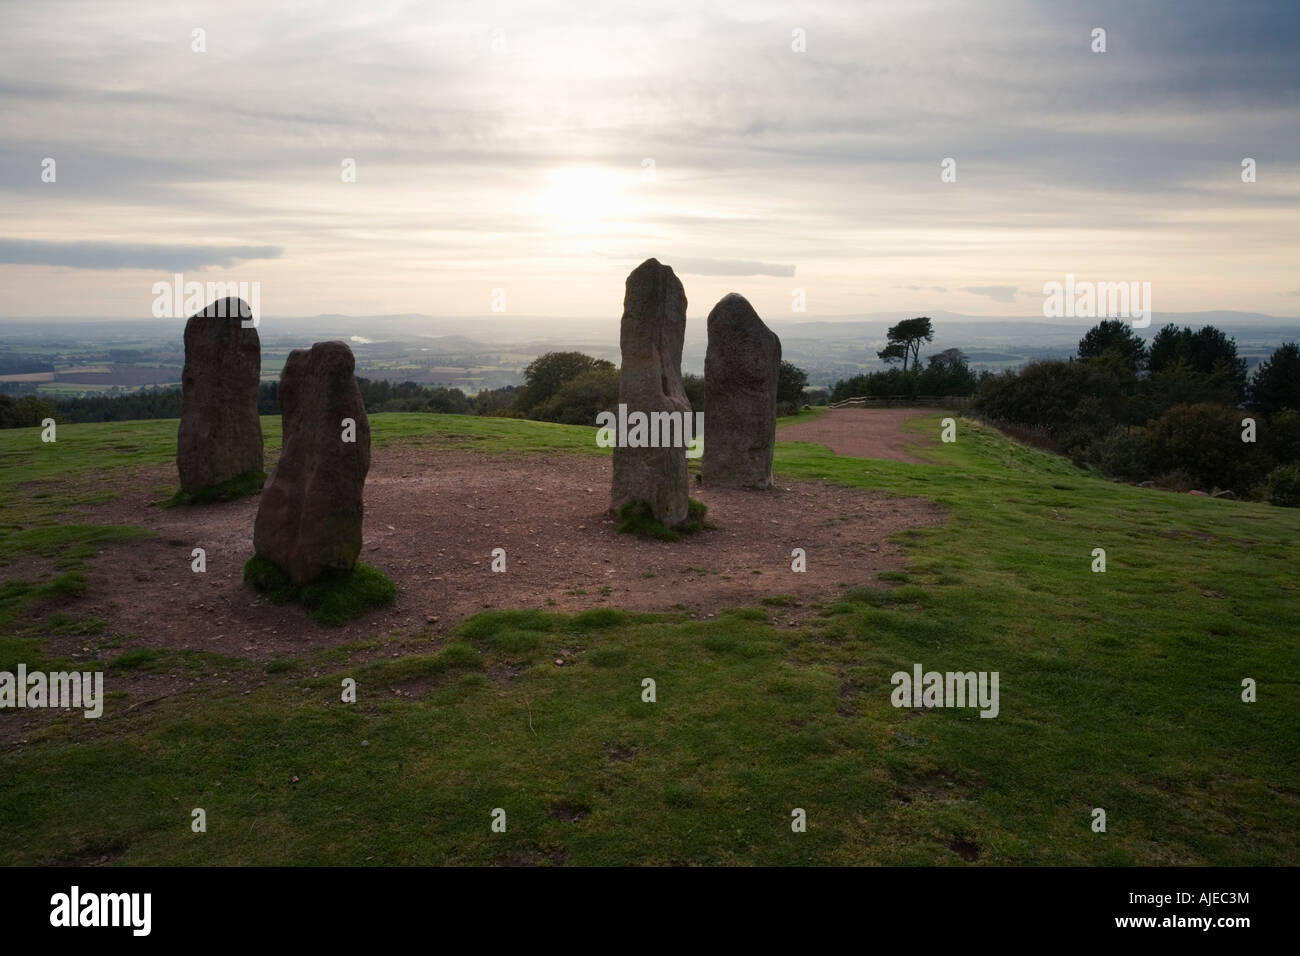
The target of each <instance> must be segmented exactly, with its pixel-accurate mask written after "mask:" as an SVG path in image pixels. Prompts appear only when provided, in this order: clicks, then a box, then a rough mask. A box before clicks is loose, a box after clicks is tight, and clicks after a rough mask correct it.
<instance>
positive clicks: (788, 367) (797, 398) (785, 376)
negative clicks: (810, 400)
mask: <svg viewBox="0 0 1300 956" xmlns="http://www.w3.org/2000/svg"><path fill="white" fill-rule="evenodd" d="M807 387H808V373H807V372H805V371H804V370H803V369H801V368H800V367H799V366H797V365H795V364H794V363H793V362H787V361H785V360H782V361H781V365H780V367H779V369H778V370H777V373H776V400H777V401H778V402H789V403H790V404H792V405H794V407H795V409H796V410H797V409H798V408H799V406H800V405H802V404H803V390H804V389H805V388H807Z"/></svg>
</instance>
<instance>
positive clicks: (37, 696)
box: [0, 664, 104, 718]
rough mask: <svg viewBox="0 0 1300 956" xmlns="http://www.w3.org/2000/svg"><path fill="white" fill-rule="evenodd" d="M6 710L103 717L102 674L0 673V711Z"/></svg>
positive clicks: (24, 669)
mask: <svg viewBox="0 0 1300 956" xmlns="http://www.w3.org/2000/svg"><path fill="white" fill-rule="evenodd" d="M5 707H55V708H61V709H63V710H84V711H85V713H84V714H83V715H82V716H84V717H87V718H94V717H99V716H100V715H101V714H103V713H104V673H103V671H94V672H91V671H86V672H85V673H80V672H78V671H55V672H53V673H49V674H47V673H45V672H43V671H31V672H30V673H29V672H28V670H27V665H26V664H19V665H18V673H17V674H14V673H13V672H12V671H0V709H3V708H5Z"/></svg>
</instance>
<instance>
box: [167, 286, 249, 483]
mask: <svg viewBox="0 0 1300 956" xmlns="http://www.w3.org/2000/svg"><path fill="white" fill-rule="evenodd" d="M241 310H243V311H241ZM247 310H248V306H247V305H245V304H244V302H243V300H242V299H218V300H217V301H215V302H213V303H212V304H211V305H209V306H208V307H207V308H206V309H204V310H203V311H202V312H199V313H196V314H195V315H192V316H190V318H189V321H188V322H186V323H185V368H184V371H183V372H182V373H181V424H180V429H179V430H178V431H177V434H176V470H177V472H179V473H180V480H181V491H182V492H184V493H185V494H187V495H194V494H197V493H199V492H202V491H207V490H211V489H213V488H214V487H215V486H217V485H221V484H224V483H225V482H228V481H230V480H231V479H234V478H239V477H241V476H244V475H256V474H260V473H261V471H262V421H261V419H259V418H258V417H257V392H258V387H259V385H260V381H261V377H262V344H261V341H260V340H259V338H258V336H257V329H256V328H247V329H246V328H243V327H242V322H243V317H244V316H247V315H250V314H251V313H250V312H248V311H247Z"/></svg>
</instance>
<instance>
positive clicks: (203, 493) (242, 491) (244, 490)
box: [162, 471, 266, 508]
mask: <svg viewBox="0 0 1300 956" xmlns="http://www.w3.org/2000/svg"><path fill="white" fill-rule="evenodd" d="M265 484H266V472H264V471H246V472H244V473H243V474H242V475H236V476H235V477H234V478H228V479H226V480H225V481H221V482H218V483H217V484H215V485H208V486H207V487H206V488H200V489H199V490H198V491H195V492H186V491H177V492H176V493H175V494H174V495H172V496H171V497H170V498H168V499H167V500H166V501H164V502H163V503H162V506H163V507H164V508H174V507H175V506H176V505H210V504H212V503H213V502H217V501H234V500H235V499H237V498H246V497H248V496H249V495H257V494H261V493H262V486H263V485H265Z"/></svg>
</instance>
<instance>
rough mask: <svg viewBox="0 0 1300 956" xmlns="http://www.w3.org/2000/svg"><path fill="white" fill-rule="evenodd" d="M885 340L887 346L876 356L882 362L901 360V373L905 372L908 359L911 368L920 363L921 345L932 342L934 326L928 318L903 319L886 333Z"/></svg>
mask: <svg viewBox="0 0 1300 956" xmlns="http://www.w3.org/2000/svg"><path fill="white" fill-rule="evenodd" d="M885 338H886V339H888V340H889V344H888V345H886V346H885V347H884V348H883V349H882V350H881V351H879V352H877V353H876V354H877V355H878V356H879V357H880V359H881V361H883V362H897V361H899V360H900V359H901V360H902V362H903V371H904V372H906V371H907V369H908V360H909V359H911V364H912V366H913V367H915V366H916V365H918V364H919V363H920V361H921V343H922V342H931V341H933V340H934V326H933V325H932V324H931V321H930V318H929V316H924V315H923V316H921V317H920V318H917V319H904V320H903V321H902V322H899V323H898V324H897V325H895V326H894V327H893V328H891V329H890V330H889V331H888V332H886V333H885Z"/></svg>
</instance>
